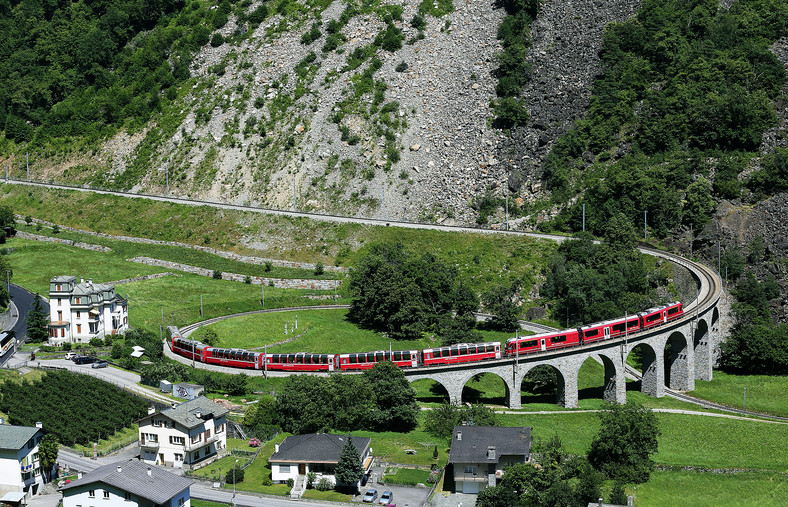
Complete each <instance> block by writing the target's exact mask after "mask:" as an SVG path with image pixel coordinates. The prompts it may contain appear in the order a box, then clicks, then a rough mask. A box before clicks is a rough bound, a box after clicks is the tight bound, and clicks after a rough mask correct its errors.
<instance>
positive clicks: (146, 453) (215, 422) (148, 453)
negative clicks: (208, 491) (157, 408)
mask: <svg viewBox="0 0 788 507" xmlns="http://www.w3.org/2000/svg"><path fill="white" fill-rule="evenodd" d="M153 421H161V423H162V424H161V426H160V427H157V426H155V425H154V424H153ZM168 424H172V427H168ZM217 427H220V428H223V430H222V431H221V432H219V433H216V428H217ZM206 430H210V431H211V437H209V440H210V439H213V441H212V442H211V444H210V445H207V446H206V445H205V431H206ZM143 433H144V434H146V435H156V439H157V443H158V446H156V447H155V448H154V447H151V446H150V444H149V441H150V439H149V437H147V436H146V438H145V444H143V443H142V442H143V438H142V435H143ZM196 435H199V436H200V440H199V441H198V442H195V443H192V441H191V438H192V436H196ZM139 436H140V458H141V459H142V460H143V461H145V462H146V463H148V464H151V465H155V464H159V465H167V466H172V467H176V468H180V467H182V466H183V465H184V464H191V463H194V462H195V461H200V460H202V459H204V458H205V456H206V449H207V450H208V456H210V455H211V454H214V453H218V452H220V451H221V450H223V449H225V448H226V447H227V421H226V419H225V417H224V416H222V417H220V418H218V419H208V420H206V421H205V422H204V423H203V424H202V425H200V426H198V427H196V428H192V429H191V430H188V429H187V428H185V427H183V426H181V425H179V424H177V423H173V421H172V420H171V419H169V418H167V417H162V416H154V417H153V418H152V419H149V420H148V421H146V422H145V423H143V424H141V425H140V428H139ZM176 437H179V438H182V439H183V442H184V443H183V444H177V443H175V441H176V440H175V438H176ZM196 452H199V457H198V458H195V456H194V455H195V453H196ZM162 454H163V455H164V462H163V463H162V459H161V458H162ZM176 455H180V456H176ZM176 458H180V459H176Z"/></svg>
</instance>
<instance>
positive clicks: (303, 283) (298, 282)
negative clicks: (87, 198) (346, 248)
mask: <svg viewBox="0 0 788 507" xmlns="http://www.w3.org/2000/svg"><path fill="white" fill-rule="evenodd" d="M126 260H128V261H131V262H138V263H140V264H146V265H148V266H158V267H161V268H166V269H175V270H178V271H183V272H185V273H192V274H195V275H201V276H207V277H212V276H213V270H211V269H206V268H200V267H197V266H189V265H188V264H181V263H179V262H171V261H163V260H160V259H152V258H150V257H134V258H132V259H126ZM249 278H250V279H251V283H253V284H255V285H261V284H264V285H271V284H273V286H274V287H276V288H279V289H313V290H334V289H336V288H337V287H339V284H340V283H341V280H315V279H309V278H266V277H262V276H250V277H249ZM222 280H232V281H234V282H244V281H245V280H246V275H240V274H238V273H222Z"/></svg>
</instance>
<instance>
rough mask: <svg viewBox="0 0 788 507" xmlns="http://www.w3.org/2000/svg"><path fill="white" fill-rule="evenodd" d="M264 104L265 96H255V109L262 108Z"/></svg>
mask: <svg viewBox="0 0 788 507" xmlns="http://www.w3.org/2000/svg"><path fill="white" fill-rule="evenodd" d="M264 105H265V97H255V99H254V107H255V109H261V108H262V107H263V106H264Z"/></svg>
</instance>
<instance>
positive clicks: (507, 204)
mask: <svg viewBox="0 0 788 507" xmlns="http://www.w3.org/2000/svg"><path fill="white" fill-rule="evenodd" d="M506 230H507V231H508V230H509V196H508V195H507V196H506Z"/></svg>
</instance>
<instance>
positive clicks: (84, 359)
mask: <svg viewBox="0 0 788 507" xmlns="http://www.w3.org/2000/svg"><path fill="white" fill-rule="evenodd" d="M95 362H96V358H95V357H88V356H77V357H75V358H74V364H90V363H95Z"/></svg>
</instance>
